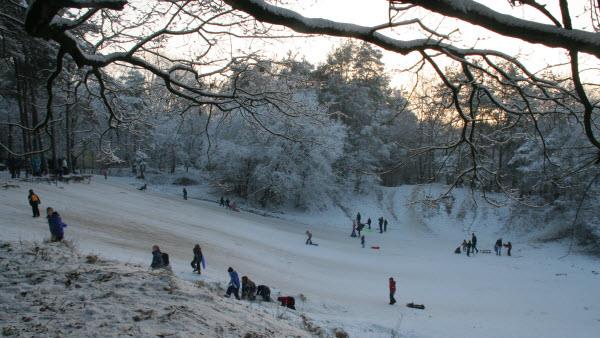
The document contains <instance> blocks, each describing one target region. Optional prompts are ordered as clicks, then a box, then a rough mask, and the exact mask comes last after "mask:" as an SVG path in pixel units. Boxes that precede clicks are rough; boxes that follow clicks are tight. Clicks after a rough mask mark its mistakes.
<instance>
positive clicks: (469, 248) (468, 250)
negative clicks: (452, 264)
mask: <svg viewBox="0 0 600 338" xmlns="http://www.w3.org/2000/svg"><path fill="white" fill-rule="evenodd" d="M471 246H472V244H471V241H468V242H467V257H469V256H470V254H471Z"/></svg>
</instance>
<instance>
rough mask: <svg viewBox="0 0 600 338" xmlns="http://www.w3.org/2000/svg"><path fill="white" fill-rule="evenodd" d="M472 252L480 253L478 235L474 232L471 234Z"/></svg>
mask: <svg viewBox="0 0 600 338" xmlns="http://www.w3.org/2000/svg"><path fill="white" fill-rule="evenodd" d="M471 253H473V254H475V253H479V249H477V236H475V233H474V232H473V233H472V234H471Z"/></svg>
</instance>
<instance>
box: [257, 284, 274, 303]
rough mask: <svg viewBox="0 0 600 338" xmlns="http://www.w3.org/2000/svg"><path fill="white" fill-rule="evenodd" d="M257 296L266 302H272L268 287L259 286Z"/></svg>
mask: <svg viewBox="0 0 600 338" xmlns="http://www.w3.org/2000/svg"><path fill="white" fill-rule="evenodd" d="M256 295H257V296H260V297H262V300H263V301H265V302H270V301H271V289H269V287H268V286H266V285H259V286H258V287H257V288H256Z"/></svg>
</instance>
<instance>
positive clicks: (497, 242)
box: [494, 238, 502, 256]
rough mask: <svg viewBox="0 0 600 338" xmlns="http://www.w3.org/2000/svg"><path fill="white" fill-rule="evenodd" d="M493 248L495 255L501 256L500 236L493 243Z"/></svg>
mask: <svg viewBox="0 0 600 338" xmlns="http://www.w3.org/2000/svg"><path fill="white" fill-rule="evenodd" d="M494 250H495V251H496V256H502V238H498V240H497V241H496V244H495V245H494Z"/></svg>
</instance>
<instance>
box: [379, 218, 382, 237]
mask: <svg viewBox="0 0 600 338" xmlns="http://www.w3.org/2000/svg"><path fill="white" fill-rule="evenodd" d="M379 233H380V234H382V233H383V217H379Z"/></svg>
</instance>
